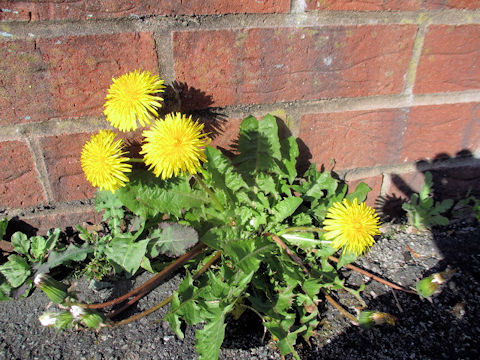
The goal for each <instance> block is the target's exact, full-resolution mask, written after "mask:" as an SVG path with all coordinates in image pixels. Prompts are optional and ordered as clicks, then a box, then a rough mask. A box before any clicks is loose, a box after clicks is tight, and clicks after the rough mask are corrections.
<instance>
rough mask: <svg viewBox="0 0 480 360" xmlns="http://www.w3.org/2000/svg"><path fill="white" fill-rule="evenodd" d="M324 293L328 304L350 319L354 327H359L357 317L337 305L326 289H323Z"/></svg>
mask: <svg viewBox="0 0 480 360" xmlns="http://www.w3.org/2000/svg"><path fill="white" fill-rule="evenodd" d="M322 292H323V295H325V299H327V300H328V302H329V303H330V304H332V305H333V307H334V308H335V309H337V310H338V311H340V312H341V313H342V314H343V315H344V316H345V317H346V318H348V320H350V322H351V323H352V324H353V325H356V326H358V321H357V319H356V318H355V316H353V315H352V314H350V313H349V312H348V311H347V310H345V309H344V308H343V307H342V306H341V305H340V304H339V303H337V302H336V301H335V300H334V299H333V298H332V297H331V296H330V295H328V294H327V292H326V291H325V289H322Z"/></svg>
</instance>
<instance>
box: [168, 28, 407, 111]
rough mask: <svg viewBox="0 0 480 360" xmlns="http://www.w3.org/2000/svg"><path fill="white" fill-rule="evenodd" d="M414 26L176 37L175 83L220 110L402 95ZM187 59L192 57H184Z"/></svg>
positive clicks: (189, 33)
mask: <svg viewBox="0 0 480 360" xmlns="http://www.w3.org/2000/svg"><path fill="white" fill-rule="evenodd" d="M415 29H416V27H415V26H414V25H413V26H412V25H392V26H382V25H375V26H346V27H344V26H334V27H309V28H276V29H244V30H213V31H180V32H174V34H173V41H174V44H173V45H174V57H175V73H176V76H177V80H179V81H180V82H184V83H186V84H188V85H189V86H190V87H193V88H196V89H198V90H200V91H204V92H205V93H206V94H207V95H211V96H212V99H213V105H214V106H224V105H233V104H251V103H272V102H275V101H282V100H309V99H319V98H331V97H355V96H368V95H377V94H395V93H399V92H401V90H402V89H403V85H404V76H405V73H406V71H407V67H408V62H409V59H410V56H411V51H412V44H413V37H414V34H415ZM186 54H188V56H186Z"/></svg>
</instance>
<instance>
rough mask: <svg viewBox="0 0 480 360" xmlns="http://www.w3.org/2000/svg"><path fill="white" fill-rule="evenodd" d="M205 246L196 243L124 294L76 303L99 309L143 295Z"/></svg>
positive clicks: (198, 253) (199, 252) (200, 251)
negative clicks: (100, 301)
mask: <svg viewBox="0 0 480 360" xmlns="http://www.w3.org/2000/svg"><path fill="white" fill-rule="evenodd" d="M206 247H207V246H206V245H205V244H203V243H198V244H197V245H195V246H194V247H193V248H192V249H191V250H190V251H189V252H187V253H185V254H183V255H182V256H180V257H179V258H178V259H177V260H176V261H175V262H173V263H171V264H170V265H168V266H167V267H166V268H165V269H163V270H162V271H160V272H159V273H158V274H157V275H155V276H154V277H152V278H151V279H150V280H148V281H146V282H145V283H143V284H142V285H140V286H139V287H137V288H135V289H133V290H132V291H129V292H128V293H126V294H125V295H122V296H120V297H118V298H116V299H113V300H110V301H107V302H104V303H100V304H77V305H78V306H81V307H83V308H86V309H101V308H104V307H107V306H112V305H115V304H118V303H120V302H122V301H124V300H127V299H128V298H130V297H132V296H134V295H136V294H139V293H142V294H143V295H145V294H146V293H148V292H150V291H151V290H153V289H154V288H155V287H157V286H158V284H159V283H160V281H162V280H163V279H164V278H166V277H167V276H168V275H170V274H171V273H172V272H173V271H175V270H176V269H178V268H179V267H180V266H182V265H184V264H185V263H186V262H187V261H189V260H191V259H193V258H195V257H196V256H198V255H200V254H201V253H202V252H203V250H204V249H205V248H206ZM143 295H142V296H143Z"/></svg>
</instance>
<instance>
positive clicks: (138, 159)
mask: <svg viewBox="0 0 480 360" xmlns="http://www.w3.org/2000/svg"><path fill="white" fill-rule="evenodd" d="M128 162H132V163H141V164H144V163H145V160H143V159H140V158H128Z"/></svg>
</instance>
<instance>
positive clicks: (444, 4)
mask: <svg viewBox="0 0 480 360" xmlns="http://www.w3.org/2000/svg"><path fill="white" fill-rule="evenodd" d="M425 3H426V4H425V6H424V7H425V8H427V9H470V10H473V9H480V0H426V1H425Z"/></svg>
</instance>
